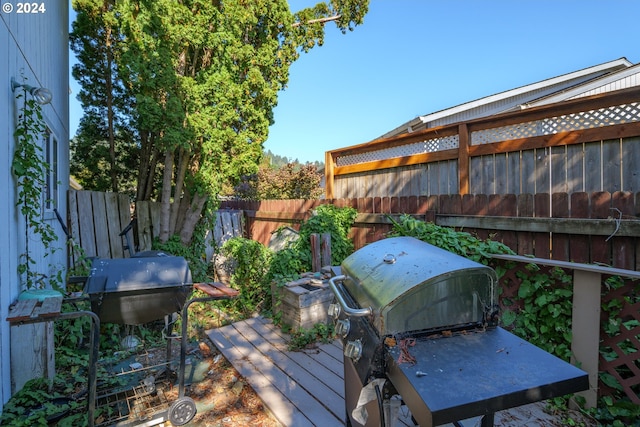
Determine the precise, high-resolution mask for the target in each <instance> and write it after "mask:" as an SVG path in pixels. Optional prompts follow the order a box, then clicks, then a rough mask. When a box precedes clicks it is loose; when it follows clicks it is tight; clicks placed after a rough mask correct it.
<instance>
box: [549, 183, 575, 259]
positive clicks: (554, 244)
mask: <svg viewBox="0 0 640 427" xmlns="http://www.w3.org/2000/svg"><path fill="white" fill-rule="evenodd" d="M551 214H552V215H553V216H554V217H560V218H566V217H568V216H569V195H568V194H567V193H554V194H552V195H551ZM551 258H553V259H560V260H565V261H569V259H570V258H569V236H568V234H567V233H558V232H555V233H552V235H551Z"/></svg>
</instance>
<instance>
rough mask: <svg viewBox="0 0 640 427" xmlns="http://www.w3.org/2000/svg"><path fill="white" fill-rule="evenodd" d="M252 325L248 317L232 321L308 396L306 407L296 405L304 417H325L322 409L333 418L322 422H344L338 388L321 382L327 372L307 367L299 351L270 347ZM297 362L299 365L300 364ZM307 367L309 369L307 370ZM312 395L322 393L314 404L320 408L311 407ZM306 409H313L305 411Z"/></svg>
mask: <svg viewBox="0 0 640 427" xmlns="http://www.w3.org/2000/svg"><path fill="white" fill-rule="evenodd" d="M253 325H254V322H252V321H251V319H249V320H248V321H247V322H238V323H237V324H236V330H238V332H240V333H241V334H242V336H243V337H244V338H245V339H246V340H248V341H249V342H251V343H252V344H253V345H254V346H255V348H256V349H257V350H258V351H259V352H260V353H262V354H263V355H264V356H266V357H267V358H268V359H269V360H270V361H271V362H273V363H274V364H275V366H277V367H278V368H279V369H281V370H282V371H283V372H285V373H286V375H287V376H288V377H289V378H291V379H292V380H294V381H295V382H296V384H297V385H299V386H301V387H302V389H303V390H305V391H306V392H308V393H309V397H311V398H312V400H313V402H314V403H313V404H312V405H311V406H310V407H307V406H306V405H305V407H304V410H303V409H302V408H300V409H301V411H302V412H304V413H305V415H307V416H309V415H312V416H313V417H310V418H311V420H312V421H314V422H317V421H316V420H318V418H315V416H314V415H316V414H317V415H318V416H321V417H326V414H325V413H324V412H325V410H326V409H328V410H329V411H330V412H331V413H332V414H333V415H334V417H335V418H336V419H335V420H330V419H329V420H323V425H332V424H333V425H340V426H342V425H343V423H344V398H343V397H342V393H340V392H339V390H340V388H339V387H338V391H336V390H335V389H332V388H331V387H329V386H327V384H325V382H324V381H325V380H326V378H327V376H328V375H327V374H328V372H327V371H326V370H325V369H322V367H321V366H319V365H316V366H315V367H314V366H309V365H308V364H307V363H305V362H309V359H306V360H303V357H300V356H303V355H302V354H296V352H283V351H282V350H286V347H285V348H284V349H283V348H282V347H280V348H278V347H276V346H274V345H273V344H272V343H271V342H269V341H268V340H266V339H265V337H264V336H262V335H261V334H259V333H258V332H257V331H256V330H255V329H253V327H252V326H253ZM258 325H259V323H258ZM298 361H300V363H302V364H303V365H300V364H299V363H298ZM311 362H312V361H311ZM283 368H284V369H283ZM307 368H309V369H310V370H307ZM338 384H339V381H338ZM296 388H297V387H296ZM298 393H299V392H298ZM313 396H322V405H318V406H320V408H316V407H315V405H317V404H318V403H319V402H317V401H316V400H315V399H314V398H313ZM325 408H326V409H325ZM308 410H311V411H313V412H307V411H308Z"/></svg>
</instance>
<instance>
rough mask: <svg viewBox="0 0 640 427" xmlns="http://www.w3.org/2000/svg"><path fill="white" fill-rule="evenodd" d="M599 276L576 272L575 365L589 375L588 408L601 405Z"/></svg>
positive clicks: (573, 335) (582, 393)
mask: <svg viewBox="0 0 640 427" xmlns="http://www.w3.org/2000/svg"><path fill="white" fill-rule="evenodd" d="M601 283H602V275H601V274H600V273H597V272H591V271H584V270H579V269H575V270H573V312H572V315H571V325H572V326H571V334H572V339H571V352H572V353H573V356H572V361H571V362H572V363H574V364H575V363H576V362H578V363H579V366H580V368H581V369H583V370H584V371H586V372H587V373H588V374H589V390H587V391H583V392H580V393H578V394H580V395H582V396H583V397H584V398H585V401H586V407H587V408H595V407H596V406H597V404H598V357H599V354H600V284H601Z"/></svg>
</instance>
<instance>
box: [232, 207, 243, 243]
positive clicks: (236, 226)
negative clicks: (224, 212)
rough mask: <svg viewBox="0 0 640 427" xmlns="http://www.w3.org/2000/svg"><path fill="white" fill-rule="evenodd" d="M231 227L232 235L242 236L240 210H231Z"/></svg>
mask: <svg viewBox="0 0 640 427" xmlns="http://www.w3.org/2000/svg"><path fill="white" fill-rule="evenodd" d="M231 227H232V229H233V237H239V236H240V237H242V235H243V229H242V211H232V212H231Z"/></svg>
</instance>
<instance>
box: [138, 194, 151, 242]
mask: <svg viewBox="0 0 640 427" xmlns="http://www.w3.org/2000/svg"><path fill="white" fill-rule="evenodd" d="M149 205H150V202H142V201H141V202H137V203H136V218H137V220H138V223H137V229H138V251H139V252H142V251H148V250H150V249H151V247H152V243H153V235H152V231H151V228H152V226H153V225H152V222H151V212H150V210H149Z"/></svg>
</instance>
